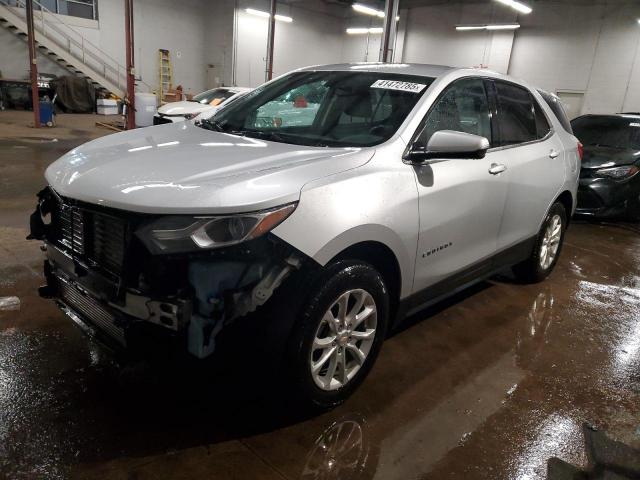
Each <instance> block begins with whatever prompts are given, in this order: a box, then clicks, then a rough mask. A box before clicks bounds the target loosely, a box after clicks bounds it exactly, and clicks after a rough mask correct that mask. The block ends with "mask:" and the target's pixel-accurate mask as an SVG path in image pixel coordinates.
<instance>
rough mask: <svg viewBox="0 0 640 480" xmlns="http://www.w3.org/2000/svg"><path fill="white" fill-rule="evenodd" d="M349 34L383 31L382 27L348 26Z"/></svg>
mask: <svg viewBox="0 0 640 480" xmlns="http://www.w3.org/2000/svg"><path fill="white" fill-rule="evenodd" d="M347 33H348V34H349V35H362V34H366V33H382V27H373V28H347Z"/></svg>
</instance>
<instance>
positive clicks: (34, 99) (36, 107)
mask: <svg viewBox="0 0 640 480" xmlns="http://www.w3.org/2000/svg"><path fill="white" fill-rule="evenodd" d="M33 30H34V29H33V0H27V43H28V44H29V71H30V72H31V103H32V104H33V125H34V126H35V127H36V128H40V95H39V93H38V65H37V63H36V62H37V60H36V39H35V37H34V32H33Z"/></svg>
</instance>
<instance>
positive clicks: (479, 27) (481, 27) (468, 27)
mask: <svg viewBox="0 0 640 480" xmlns="http://www.w3.org/2000/svg"><path fill="white" fill-rule="evenodd" d="M486 29H487V26H486V25H456V30H486Z"/></svg>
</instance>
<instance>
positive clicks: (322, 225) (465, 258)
mask: <svg viewBox="0 0 640 480" xmlns="http://www.w3.org/2000/svg"><path fill="white" fill-rule="evenodd" d="M580 155H581V150H580V145H579V143H578V141H577V139H576V138H575V137H574V136H573V135H572V134H571V133H569V132H568V131H567V130H565V128H564V127H563V126H562V124H561V123H560V121H559V120H558V118H557V117H556V115H555V114H554V112H553V110H552V109H551V108H550V106H549V105H548V104H547V103H546V102H545V100H544V98H543V97H541V95H540V93H539V92H538V91H537V90H536V89H534V88H532V87H530V86H528V85H527V84H526V83H524V82H521V81H518V80H514V79H512V78H509V77H507V76H504V75H500V74H497V73H492V72H489V71H485V70H474V69H454V68H449V67H440V66H433V65H417V64H346V65H328V66H316V67H309V68H303V69H300V70H296V71H294V72H291V73H288V74H286V75H283V76H281V77H279V78H277V79H275V80H273V81H270V82H268V83H266V84H264V85H262V86H260V87H259V88H257V89H255V90H254V91H252V92H251V93H249V94H247V95H245V96H244V97H242V98H241V99H239V100H237V101H236V102H234V103H233V104H231V105H229V106H228V107H227V108H224V109H221V110H220V111H219V112H217V113H216V114H215V115H214V116H212V117H210V118H206V119H202V120H198V121H187V122H183V123H179V124H167V125H159V126H155V127H149V128H143V129H138V130H132V131H127V132H123V133H118V134H114V135H110V136H107V137H103V138H99V139H96V140H93V141H91V142H89V143H86V144H84V145H82V146H80V147H78V148H75V149H74V150H72V151H70V152H68V153H67V154H65V155H64V156H63V157H62V158H60V159H59V160H57V161H56V162H54V163H53V164H51V165H50V166H49V167H48V169H47V171H46V180H47V183H48V186H47V187H46V188H45V189H44V190H42V191H41V192H40V193H39V194H38V197H39V201H38V207H37V209H36V211H35V212H34V214H33V215H32V216H31V234H30V238H34V239H40V240H44V242H45V245H44V247H43V250H44V251H45V252H46V260H45V263H44V272H45V277H46V280H47V285H45V286H43V287H41V289H40V294H41V295H42V296H43V297H46V298H53V299H55V300H56V302H57V303H58V305H59V306H60V308H61V309H62V310H63V311H64V312H65V313H66V314H67V315H68V316H69V317H71V318H72V319H73V320H74V321H75V322H76V323H78V324H80V325H83V326H85V327H86V328H88V329H90V331H93V332H94V333H95V334H96V335H101V336H105V337H106V338H107V339H109V340H110V341H113V342H115V343H118V344H120V345H122V346H123V347H125V351H126V350H129V349H136V348H138V345H140V344H141V342H143V341H145V340H147V341H148V340H149V339H153V338H159V337H160V338H164V337H171V338H172V339H173V341H174V342H175V343H176V344H177V345H178V346H179V347H181V348H182V349H183V350H184V351H187V352H189V353H190V354H191V355H193V356H195V357H198V358H206V357H208V356H210V355H211V354H212V353H213V352H214V350H216V348H217V347H216V344H217V343H221V342H222V341H223V339H224V338H225V336H224V335H223V336H221V335H220V333H221V332H222V331H223V330H225V328H228V327H229V325H231V324H233V323H236V322H239V323H240V324H241V323H242V322H245V321H247V318H254V319H255V318H258V321H257V322H254V323H255V324H258V325H263V326H264V327H265V328H264V329H263V330H262V332H263V333H258V331H249V332H247V336H257V335H264V337H263V338H262V342H261V343H262V344H263V345H266V346H269V345H276V344H277V343H278V342H280V343H281V344H282V355H281V356H280V358H282V359H283V362H282V365H284V366H285V368H286V371H287V372H288V375H289V377H288V378H290V381H289V384H290V385H291V386H292V387H293V388H294V389H295V391H296V392H297V393H298V394H299V395H300V397H301V398H303V399H304V400H306V401H310V402H312V403H315V404H317V405H321V406H332V405H335V404H338V403H340V402H341V401H343V400H344V399H345V398H347V397H348V396H349V395H350V394H351V393H352V392H353V391H354V389H355V388H356V387H357V386H358V385H359V384H360V383H361V382H362V381H363V379H364V378H365V376H366V375H367V373H368V372H369V370H370V369H371V367H372V365H373V363H374V361H375V359H376V357H377V356H378V353H379V352H380V348H381V345H382V342H383V340H384V339H385V335H386V334H387V332H388V331H389V330H390V329H391V328H392V327H393V326H394V325H396V324H397V322H398V321H400V320H401V319H402V318H404V317H406V316H407V315H409V314H412V313H415V312H418V311H419V310H420V309H422V308H424V307H425V306H427V305H429V304H433V303H435V302H438V301H439V300H441V299H443V298H444V297H446V296H448V295H451V294H452V293H454V292H457V291H460V290H461V289H463V288H465V287H467V286H469V285H470V284H472V283H473V282H478V281H480V280H482V279H486V278H488V277H489V276H491V275H493V274H495V273H497V272H498V271H501V270H503V269H505V268H507V267H512V268H513V271H514V272H515V275H516V276H517V277H518V278H520V279H521V280H525V281H531V282H536V281H540V280H543V279H544V278H545V277H546V276H547V275H549V273H550V272H551V270H552V269H553V268H554V266H555V264H556V262H557V261H558V256H559V254H560V249H561V246H562V241H563V236H564V232H565V229H566V227H567V224H568V222H569V219H570V218H571V215H572V213H573V211H574V208H575V203H576V202H575V199H576V190H577V185H578V176H579V170H580ZM236 327H237V325H236ZM158 334H159V335H158ZM276 337H277V338H276ZM274 338H275V340H276V341H274V343H271V339H274ZM238 348H243V347H241V346H239V347H238Z"/></svg>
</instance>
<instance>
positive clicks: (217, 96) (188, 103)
mask: <svg viewBox="0 0 640 480" xmlns="http://www.w3.org/2000/svg"><path fill="white" fill-rule="evenodd" d="M250 91H251V88H244V87H220V88H213V89H211V90H207V91H206V92H202V93H199V94H198V95H196V96H195V97H193V99H191V100H183V101H180V102H171V103H167V104H165V105H163V106H161V107H160V108H159V109H158V112H157V113H156V114H155V116H154V117H153V124H154V125H160V124H162V123H175V122H183V121H185V120H191V119H192V118H195V117H197V116H198V115H200V114H203V113H204V114H207V115H206V116H210V115H213V114H214V113H216V111H217V110H218V109H219V108H220V107H221V106H222V105H224V104H226V103H229V102H232V101H233V100H235V99H236V98H238V97H240V96H242V95H244V94H245V93H247V92H250ZM209 114H210V115H209Z"/></svg>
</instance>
